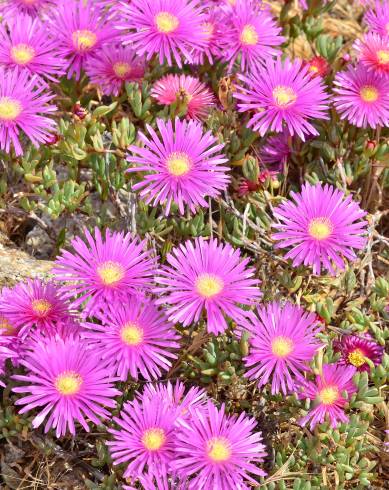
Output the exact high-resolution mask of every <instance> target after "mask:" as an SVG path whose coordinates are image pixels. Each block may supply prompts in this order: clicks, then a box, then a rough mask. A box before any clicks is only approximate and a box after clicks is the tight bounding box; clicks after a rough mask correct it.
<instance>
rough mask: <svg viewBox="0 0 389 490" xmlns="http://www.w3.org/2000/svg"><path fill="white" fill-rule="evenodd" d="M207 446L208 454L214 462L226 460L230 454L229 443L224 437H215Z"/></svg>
mask: <svg viewBox="0 0 389 490" xmlns="http://www.w3.org/2000/svg"><path fill="white" fill-rule="evenodd" d="M207 446H208V447H207V454H208V456H209V457H210V458H211V459H212V460H213V461H215V462H216V463H220V462H223V461H227V460H228V459H229V458H230V456H231V449H230V447H231V445H230V443H229V441H228V440H227V439H226V438H225V437H215V438H213V439H211V440H210V441H208V445H207Z"/></svg>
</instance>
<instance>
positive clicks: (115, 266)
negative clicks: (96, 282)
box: [97, 260, 125, 286]
mask: <svg viewBox="0 0 389 490" xmlns="http://www.w3.org/2000/svg"><path fill="white" fill-rule="evenodd" d="M97 274H98V275H99V277H100V279H101V282H102V283H103V284H104V285H105V286H114V285H116V284H117V283H118V282H119V281H120V280H121V279H123V277H124V275H125V274H124V269H123V266H122V265H121V264H119V262H112V261H111V260H108V261H107V262H103V263H102V264H100V265H99V266H98V268H97Z"/></svg>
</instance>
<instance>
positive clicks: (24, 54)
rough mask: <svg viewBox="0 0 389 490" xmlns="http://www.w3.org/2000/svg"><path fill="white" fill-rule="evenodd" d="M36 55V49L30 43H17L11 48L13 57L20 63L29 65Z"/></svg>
mask: <svg viewBox="0 0 389 490" xmlns="http://www.w3.org/2000/svg"><path fill="white" fill-rule="evenodd" d="M34 56H35V49H34V48H33V47H32V46H29V45H28V44H23V43H20V44H17V45H16V46H13V47H12V48H11V58H12V59H13V61H14V62H15V63H17V64H18V65H27V63H29V62H30V61H31V60H32V59H33V58H34Z"/></svg>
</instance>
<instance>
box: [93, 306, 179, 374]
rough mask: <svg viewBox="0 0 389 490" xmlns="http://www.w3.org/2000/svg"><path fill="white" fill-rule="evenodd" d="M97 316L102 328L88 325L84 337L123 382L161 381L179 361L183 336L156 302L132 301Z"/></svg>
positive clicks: (109, 308) (111, 307)
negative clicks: (178, 353) (139, 380)
mask: <svg viewBox="0 0 389 490" xmlns="http://www.w3.org/2000/svg"><path fill="white" fill-rule="evenodd" d="M96 316H97V318H98V319H100V320H101V323H102V324H101V325H100V324H97V323H86V324H85V326H86V327H87V328H88V331H87V332H85V333H84V336H85V337H86V338H88V340H89V341H90V345H92V346H93V348H94V349H95V350H96V352H97V351H98V352H99V353H100V355H101V357H102V358H103V359H105V360H106V362H107V364H110V365H111V366H112V367H113V369H114V371H115V372H116V373H117V375H118V376H119V378H120V379H121V380H123V381H125V380H127V378H128V376H129V375H130V376H131V377H132V378H134V379H138V377H139V374H140V375H141V376H142V377H143V378H145V379H147V380H152V379H158V378H160V377H161V376H162V372H163V371H167V370H168V369H169V368H170V366H171V360H172V359H176V358H177V355H176V354H175V353H174V352H172V351H175V350H177V349H178V348H179V344H178V342H177V340H178V339H179V335H178V334H177V333H176V331H175V330H174V327H173V325H172V324H171V323H170V322H169V321H168V320H167V318H166V316H165V314H164V313H163V312H161V311H159V310H158V309H157V308H156V306H155V305H154V304H153V303H152V302H150V301H146V302H141V301H140V300H139V299H137V298H135V297H132V298H131V297H129V298H128V299H127V300H124V302H123V304H121V305H118V304H116V303H114V304H111V305H108V307H107V309H105V310H103V311H102V312H101V313H100V314H97V315H96Z"/></svg>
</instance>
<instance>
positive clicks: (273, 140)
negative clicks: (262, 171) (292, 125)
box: [260, 131, 292, 172]
mask: <svg viewBox="0 0 389 490" xmlns="http://www.w3.org/2000/svg"><path fill="white" fill-rule="evenodd" d="M291 139H292V137H291V136H290V134H289V132H288V131H283V132H282V133H280V134H276V135H274V136H269V137H268V138H266V141H265V144H264V145H263V146H262V147H261V151H260V157H261V162H262V163H263V164H264V165H265V166H266V167H269V168H271V169H273V170H278V171H279V172H281V171H282V170H283V168H284V167H285V165H286V163H287V161H288V160H289V158H290V156H291V154H292V148H291V143H290V140H291Z"/></svg>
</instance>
